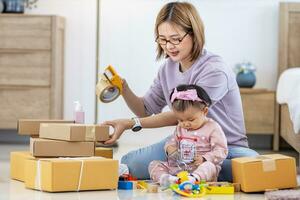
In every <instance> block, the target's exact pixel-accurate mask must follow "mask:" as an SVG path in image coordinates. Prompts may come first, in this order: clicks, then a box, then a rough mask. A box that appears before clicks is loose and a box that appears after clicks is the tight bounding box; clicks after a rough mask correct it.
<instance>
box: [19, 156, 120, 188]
mask: <svg viewBox="0 0 300 200" xmlns="http://www.w3.org/2000/svg"><path fill="white" fill-rule="evenodd" d="M118 166H119V163H118V161H117V160H112V159H105V158H102V157H88V158H73V159H70V158H69V159H68V158H52V159H40V160H39V161H37V160H36V159H28V160H26V163H25V187H26V188H31V189H36V190H42V191H47V192H64V191H83V190H105V189H116V188H117V186H118V178H119V175H118Z"/></svg>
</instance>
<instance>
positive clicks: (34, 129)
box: [18, 119, 74, 136]
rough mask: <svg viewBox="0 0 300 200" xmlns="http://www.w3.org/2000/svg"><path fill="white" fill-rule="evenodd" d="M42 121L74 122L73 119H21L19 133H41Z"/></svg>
mask: <svg viewBox="0 0 300 200" xmlns="http://www.w3.org/2000/svg"><path fill="white" fill-rule="evenodd" d="M41 123H74V121H72V120H51V119H45V120H44V119H19V120H18V133H19V135H36V136H38V135H39V132H40V124H41Z"/></svg>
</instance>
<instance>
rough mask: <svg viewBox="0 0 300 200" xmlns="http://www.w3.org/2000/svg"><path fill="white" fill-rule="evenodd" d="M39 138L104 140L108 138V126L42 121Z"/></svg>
mask: <svg viewBox="0 0 300 200" xmlns="http://www.w3.org/2000/svg"><path fill="white" fill-rule="evenodd" d="M40 138H46V139H56V140H64V141H106V140H108V139H109V126H101V125H88V124H55V123H51V124H47V123H42V124H41V125H40Z"/></svg>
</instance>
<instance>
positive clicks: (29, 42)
mask: <svg viewBox="0 0 300 200" xmlns="http://www.w3.org/2000/svg"><path fill="white" fill-rule="evenodd" d="M0 27H1V28H0V49H2V48H4V49H41V50H43V49H44V50H49V49H51V17H47V16H45V17H35V16H26V15H24V17H20V16H17V15H12V16H9V15H5V16H2V17H1V18H0Z"/></svg>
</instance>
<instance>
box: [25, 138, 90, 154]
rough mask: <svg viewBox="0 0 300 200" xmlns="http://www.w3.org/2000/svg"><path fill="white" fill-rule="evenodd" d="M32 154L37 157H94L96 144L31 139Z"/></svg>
mask: <svg viewBox="0 0 300 200" xmlns="http://www.w3.org/2000/svg"><path fill="white" fill-rule="evenodd" d="M30 153H31V155H33V156H36V157H64V156H69V157H77V156H94V153H95V143H94V142H66V141H59V140H47V139H41V138H30Z"/></svg>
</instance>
